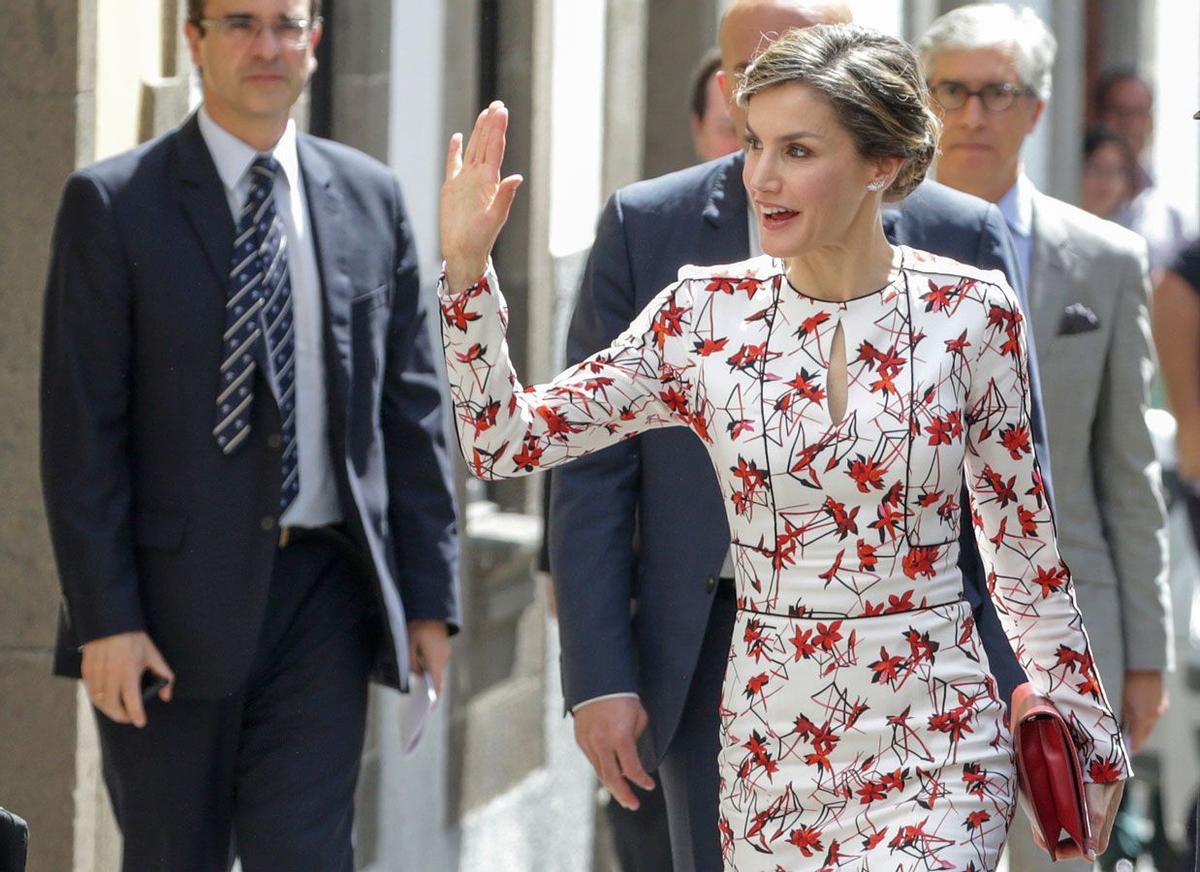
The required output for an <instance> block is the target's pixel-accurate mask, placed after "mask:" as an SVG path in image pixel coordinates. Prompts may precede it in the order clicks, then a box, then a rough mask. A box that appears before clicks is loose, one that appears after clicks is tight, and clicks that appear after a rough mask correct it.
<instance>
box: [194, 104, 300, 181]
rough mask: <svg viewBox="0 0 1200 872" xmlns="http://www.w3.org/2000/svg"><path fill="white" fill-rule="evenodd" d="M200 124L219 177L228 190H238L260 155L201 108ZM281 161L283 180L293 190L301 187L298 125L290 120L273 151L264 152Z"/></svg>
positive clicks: (201, 133)
mask: <svg viewBox="0 0 1200 872" xmlns="http://www.w3.org/2000/svg"><path fill="white" fill-rule="evenodd" d="M197 116H198V117H197V121H198V122H199V124H200V135H201V136H203V137H204V144H205V145H207V146H208V151H209V154H211V155H212V159H213V163H214V164H216V167H217V175H219V176H220V177H221V182H222V183H223V184H224V185H225V188H226V189H227V190H229V191H236V190H237V188H238V185H239V184H240V183H241V181H242V179H243V178H245V176H246V173H247V172H248V171H249V169H250V164H252V163H254V159H255V158H256V157H258V156H259V154H260V152H258V151H255V150H254V149H253V148H252V147H251V146H249V145H248V144H246V143H245V142H243V141H242V140H240V139H238V138H237V137H236V136H234V135H233V134H232V133H230V132H229V131H228V130H226V129H225V128H224V127H222V126H221V125H220V124H218V123H217V122H216V121H214V120H213V117H212V116H211V115H209V114H208V110H207V109H205V108H204V106H203V105H202V106H201V107H200V111H199V112H198V113H197ZM265 154H269V155H270V156H271V157H273V158H275V160H277V161H278V162H279V166H280V167H281V168H282V169H283V177H284V181H285V182H286V183H287V184H288V186H289V187H291V188H292V189H293V190H295V189H297V187H298V185H299V184H300V158H299V155H298V154H297V153H296V122H295V120H293V119H291V118H289V119H288V123H287V127H285V128H284V130H283V136H281V137H279V141H278V142H276V143H275V145H274V147H273V148H271V149H270V151H268V152H265Z"/></svg>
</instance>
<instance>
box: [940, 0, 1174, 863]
mask: <svg viewBox="0 0 1200 872" xmlns="http://www.w3.org/2000/svg"><path fill="white" fill-rule="evenodd" d="M918 48H919V50H920V53H921V62H922V64H923V66H924V68H925V74H926V76H927V78H928V80H929V83H930V88H931V92H932V95H933V98H934V100H935V101H936V102H937V103H938V104H939V106H940V107H941V111H942V112H943V113H944V123H945V130H944V132H943V134H942V154H941V158H940V160H939V162H938V164H937V168H936V171H937V178H938V180H939V181H942V182H945V183H946V184H949V185H950V186H951V187H954V188H958V189H959V190H962V191H966V192H967V193H971V194H975V195H976V196H979V197H982V198H984V199H986V200H990V201H992V202H994V203H996V204H997V205H998V206H999V208H1000V211H1001V212H1002V213H1003V214H1004V216H1005V220H1006V222H1007V223H1008V226H1009V229H1010V230H1011V231H1012V234H1013V240H1014V242H1015V243H1016V246H1017V253H1018V258H1019V260H1020V264H1021V270H1022V273H1023V275H1024V276H1025V277H1026V279H1027V281H1026V285H1027V288H1028V291H1029V300H1030V305H1031V307H1032V312H1031V316H1030V318H1031V322H1032V332H1033V337H1034V345H1035V346H1036V348H1037V353H1038V355H1039V358H1040V360H1041V364H1042V390H1043V394H1044V397H1045V400H1046V418H1047V420H1046V423H1047V427H1048V430H1049V436H1050V455H1051V457H1052V459H1053V461H1054V479H1055V485H1056V487H1055V497H1056V499H1055V507H1056V517H1057V521H1058V535H1059V547H1060V549H1061V550H1062V556H1063V558H1064V560H1065V561H1066V563H1067V565H1068V566H1069V567H1070V568H1071V572H1072V575H1073V576H1074V581H1075V590H1076V594H1077V597H1078V600H1079V607H1080V609H1081V611H1082V612H1083V617H1084V623H1085V624H1086V626H1087V628H1088V631H1089V634H1090V636H1091V639H1092V646H1093V651H1094V652H1095V656H1096V660H1097V666H1098V667H1099V672H1100V677H1101V681H1102V682H1103V685H1104V689H1105V691H1106V693H1107V695H1108V696H1109V698H1110V699H1111V700H1112V701H1113V702H1114V708H1115V709H1116V710H1118V711H1120V712H1122V719H1123V723H1124V727H1125V730H1126V732H1127V735H1128V738H1129V741H1130V744H1131V745H1132V747H1133V750H1134V751H1135V752H1136V751H1137V750H1138V749H1139V748H1140V747H1141V745H1142V743H1143V742H1145V740H1146V738H1147V737H1148V736H1149V734H1150V731H1151V730H1152V729H1153V727H1154V724H1155V722H1156V721H1157V720H1158V718H1159V716H1160V715H1161V714H1162V712H1163V710H1164V709H1165V707H1166V699H1165V696H1164V690H1163V670H1165V669H1166V668H1168V665H1169V661H1170V652H1171V640H1170V636H1171V624H1170V620H1169V615H1168V609H1169V605H1168V599H1167V596H1168V591H1167V587H1166V532H1165V524H1166V519H1165V516H1164V510H1163V501H1162V495H1161V485H1160V476H1159V467H1158V464H1157V462H1156V461H1155V456H1154V447H1153V445H1152V443H1151V440H1150V434H1149V432H1148V430H1147V429H1146V424H1145V411H1146V407H1147V405H1148V402H1149V389H1150V378H1151V375H1152V374H1153V371H1154V362H1153V358H1152V355H1151V350H1150V333H1149V313H1148V298H1149V290H1150V283H1149V276H1148V271H1147V260H1146V258H1147V255H1146V244H1145V242H1144V241H1143V240H1142V239H1141V238H1140V237H1138V236H1136V235H1135V234H1133V233H1131V232H1129V231H1127V230H1125V229H1123V228H1121V227H1119V226H1117V225H1116V224H1112V223H1110V222H1107V221H1103V220H1101V219H1099V218H1096V217H1094V216H1092V215H1089V214H1088V213H1086V212H1084V211H1082V210H1080V209H1076V208H1075V207H1073V206H1070V205H1068V204H1066V203H1063V202H1061V201H1060V200H1055V199H1054V198H1052V197H1048V196H1046V195H1045V194H1042V193H1041V192H1039V191H1038V190H1037V189H1036V188H1035V187H1034V185H1033V183H1032V182H1031V181H1030V180H1029V177H1028V176H1026V175H1025V174H1024V172H1023V170H1022V163H1021V144H1022V143H1023V142H1024V140H1025V137H1026V136H1028V135H1029V134H1030V133H1032V132H1033V130H1034V128H1035V127H1036V126H1037V123H1038V119H1039V118H1040V117H1041V114H1042V111H1043V110H1044V108H1045V106H1046V101H1047V99H1048V98H1049V96H1050V71H1051V69H1052V67H1053V64H1054V54H1055V49H1056V45H1055V40H1054V37H1053V36H1052V35H1051V34H1050V32H1049V31H1048V30H1047V29H1046V26H1045V25H1044V24H1043V23H1042V22H1041V20H1040V19H1038V17H1037V16H1036V15H1035V14H1034V13H1033V11H1032V10H1029V9H1024V10H1021V11H1020V12H1017V11H1014V10H1013V9H1012V7H1010V6H1007V5H1004V4H996V5H992V4H978V5H975V6H966V7H961V8H959V9H956V10H954V11H952V12H949V13H947V14H946V15H944V16H942V17H941V18H939V19H937V20H936V21H935V22H934V23H933V24H932V25H931V26H930V29H929V31H928V33H926V34H925V36H924V37H923V38H922V40H921V42H920V44H919V46H918ZM1010 856H1011V857H1012V860H1011V861H1010V862H1011V863H1012V864H1013V868H1016V869H1020V870H1022V872H1025V870H1037V869H1042V868H1046V869H1049V868H1050V867H1049V857H1048V856H1047V855H1046V854H1044V853H1042V852H1041V851H1040V850H1039V849H1038V848H1036V846H1034V845H1033V843H1032V840H1031V839H1030V837H1029V829H1028V827H1027V826H1026V825H1025V822H1024V817H1023V816H1021V818H1020V820H1019V824H1018V825H1017V826H1015V827H1014V829H1013V834H1012V837H1011V841H1010ZM1071 866H1073V867H1074V868H1078V869H1086V868H1089V864H1086V863H1084V862H1082V861H1078V862H1076V863H1073V864H1071ZM1054 868H1055V869H1058V868H1060V867H1059V866H1055V867H1054Z"/></svg>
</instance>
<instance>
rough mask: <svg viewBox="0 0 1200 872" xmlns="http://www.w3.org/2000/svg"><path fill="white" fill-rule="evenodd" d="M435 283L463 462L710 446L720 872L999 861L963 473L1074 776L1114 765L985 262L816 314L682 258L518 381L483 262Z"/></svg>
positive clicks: (755, 279) (772, 287)
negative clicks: (560, 368) (714, 497)
mask: <svg viewBox="0 0 1200 872" xmlns="http://www.w3.org/2000/svg"><path fill="white" fill-rule="evenodd" d="M439 294H440V295H441V306H442V334H443V339H444V345H445V352H446V363H447V367H448V370H449V378H450V384H451V393H452V396H453V403H454V416H455V421H456V426H457V429H458V433H459V439H460V443H461V447H462V450H463V454H464V457H465V459H466V461H467V463H468V465H469V467H470V469H471V471H472V472H473V473H475V474H476V475H478V476H480V477H483V478H506V477H509V476H515V475H521V474H524V473H529V472H534V471H536V470H538V469H545V468H547V467H551V466H555V465H558V464H562V463H566V462H568V461H569V460H571V459H572V458H574V457H578V456H580V455H583V454H586V453H588V452H591V451H596V450H598V449H601V448H604V447H605V446H607V445H611V444H613V443H614V442H617V441H619V440H622V439H628V438H631V437H633V436H636V435H637V434H638V433H640V432H642V431H644V430H647V429H650V428H653V427H670V426H683V427H689V428H690V429H691V430H692V431H693V432H694V433H695V434H696V435H697V437H698V438H700V439H701V440H703V442H704V444H705V445H706V446H707V448H708V451H709V456H710V457H711V458H712V462H713V466H714V468H715V469H716V472H717V476H718V478H719V480H720V484H721V490H722V493H723V495H724V498H725V508H726V512H727V515H728V518H729V525H730V529H731V531H732V534H733V551H734V555H735V558H736V559H735V566H736V581H737V591H738V599H737V604H738V613H737V622H736V624H735V627H734V636H733V643H732V647H731V650H730V654H729V662H728V666H727V669H726V674H725V684H724V691H723V694H722V704H721V712H720V714H721V725H722V736H721V752H720V760H719V765H720V773H721V797H720V824H719V825H720V830H721V833H720V835H721V842H722V851H723V854H724V857H725V863H726V867H727V868H728V869H737V870H759V869H763V870H776V869H788V870H791V869H821V870H826V869H830V870H833V869H855V870H857V869H872V870H885V869H886V870H895V869H904V870H909V869H973V870H984V869H993V868H994V867H995V865H996V862H997V859H998V857H999V854H1000V850H1001V848H1002V846H1003V843H1004V839H1005V834H1006V832H1007V827H1008V824H1009V821H1010V820H1011V817H1012V813H1013V808H1014V793H1015V790H1016V783H1015V777H1014V768H1013V761H1012V745H1011V738H1010V735H1009V732H1008V729H1007V726H1006V725H1005V723H1004V720H1005V712H1004V707H1003V706H1002V704H1001V703H1000V702H999V701H998V700H997V698H996V694H995V685H994V682H993V679H992V677H991V676H990V674H989V671H988V667H987V662H986V657H985V655H984V654H983V653H982V648H981V646H980V644H979V642H978V638H977V634H976V633H975V631H974V626H973V617H972V612H971V609H970V607H969V606H968V605H967V604H966V602H965V601H964V600H963V597H962V578H961V574H960V572H959V569H958V564H957V557H958V525H959V519H960V517H961V511H960V506H959V494H960V493H961V485H962V482H963V478H964V476H965V478H966V482H967V484H968V489H969V492H970V494H971V508H972V511H971V516H972V518H973V522H974V526H975V536H976V541H977V542H978V544H979V550H980V553H981V556H982V559H983V565H984V567H985V570H986V572H987V582H988V588H989V590H990V591H991V594H992V599H993V601H994V602H995V605H996V609H997V612H998V613H999V615H1000V619H1001V621H1002V623H1003V625H1004V628H1005V631H1006V632H1007V634H1008V636H1009V639H1010V641H1011V642H1012V646H1013V650H1014V651H1015V652H1016V654H1017V657H1018V658H1019V660H1020V661H1021V663H1022V665H1023V666H1024V667H1025V670H1026V672H1027V673H1028V674H1029V676H1030V680H1031V681H1033V682H1034V683H1035V684H1036V685H1037V686H1039V687H1040V688H1041V690H1043V691H1044V692H1046V693H1048V694H1049V695H1050V697H1051V698H1052V699H1053V700H1054V702H1055V704H1056V705H1057V707H1058V709H1059V710H1060V711H1061V712H1062V713H1063V714H1064V716H1065V717H1067V718H1068V720H1069V722H1070V724H1071V726H1072V731H1073V734H1074V737H1075V740H1076V744H1077V747H1078V751H1079V754H1080V757H1081V759H1082V761H1083V768H1084V772H1085V777H1086V778H1087V780H1089V781H1110V780H1115V779H1118V778H1123V777H1126V776H1127V775H1128V773H1129V763H1128V760H1127V758H1126V754H1125V750H1124V747H1123V745H1122V742H1121V735H1120V730H1119V728H1118V725H1117V722H1116V719H1115V718H1114V716H1113V713H1112V709H1111V708H1110V706H1109V704H1108V701H1107V700H1106V699H1105V697H1104V692H1103V690H1102V689H1101V687H1100V683H1099V679H1098V677H1097V675H1096V671H1095V669H1094V667H1093V663H1092V657H1091V653H1090V649H1089V645H1088V640H1087V636H1086V635H1085V633H1084V629H1083V625H1082V620H1081V618H1080V615H1079V610H1078V609H1077V608H1076V605H1075V601H1074V597H1073V594H1072V585H1071V579H1070V575H1069V573H1068V571H1067V568H1066V566H1065V565H1064V564H1063V563H1062V561H1061V560H1060V558H1059V556H1058V551H1057V547H1056V545H1055V533H1054V523H1053V520H1052V518H1051V514H1050V510H1049V508H1048V506H1047V503H1046V500H1045V496H1044V493H1043V489H1042V480H1041V474H1040V472H1039V469H1038V467H1037V464H1036V461H1035V459H1034V455H1033V452H1032V447H1031V440H1030V433H1029V414H1028V390H1027V383H1026V367H1025V338H1024V332H1025V331H1024V325H1023V319H1022V316H1021V310H1020V306H1019V304H1018V303H1017V300H1016V297H1015V296H1014V294H1013V293H1012V291H1011V290H1010V289H1009V288H1008V287H1007V286H1006V285H1005V284H1004V282H1003V279H1002V278H1001V277H1000V274H999V273H988V272H981V271H979V270H976V269H973V268H971V267H967V266H963V265H961V264H958V263H956V262H954V261H951V260H948V259H945V258H941V257H936V256H934V255H930V254H926V253H924V252H918V251H914V250H912V249H907V248H903V249H901V265H900V268H899V270H898V271H897V273H896V278H895V279H894V280H893V281H892V282H891V283H889V284H888V285H887V286H886V287H884V288H882V289H880V290H879V291H877V292H875V293H873V294H869V295H866V296H863V297H859V298H856V299H853V300H849V301H846V302H841V303H834V302H828V301H824V300H819V299H815V298H813V297H810V296H807V295H805V294H804V293H803V292H801V291H799V290H797V289H796V288H794V287H792V285H791V284H790V283H789V282H788V280H787V277H786V275H785V272H784V269H783V264H782V263H781V262H780V261H778V260H774V259H772V258H769V257H765V256H764V257H760V258H755V259H752V260H749V261H745V262H743V263H739V264H733V265H729V266H718V267H703V268H701V267H685V268H684V269H683V270H681V272H680V279H679V281H678V283H676V284H674V285H672V286H671V287H668V288H666V289H665V290H664V291H662V293H661V294H659V295H658V297H656V298H655V299H654V300H653V301H652V302H651V304H650V305H649V306H648V307H647V308H646V309H645V310H644V311H643V312H642V313H641V314H640V315H639V316H638V317H637V319H636V320H635V321H634V322H633V323H632V324H631V325H630V326H629V328H628V329H627V330H626V331H625V332H624V333H623V334H622V335H621V336H619V337H618V338H617V339H616V340H615V341H614V342H613V344H612V345H611V346H610V347H609V348H607V349H605V350H603V351H600V352H598V353H597V354H594V355H592V356H591V357H590V358H588V359H587V360H585V361H584V362H583V363H581V364H579V365H578V366H574V367H572V368H570V369H568V370H567V371H566V372H564V373H562V374H561V375H559V376H558V378H556V379H555V380H554V381H553V382H551V383H550V384H547V385H537V386H533V387H523V386H522V385H521V384H520V383H519V382H518V381H517V377H516V374H515V373H514V371H513V369H512V365H511V363H510V361H509V356H508V350H507V346H506V343H505V325H506V322H507V314H506V311H505V306H504V301H503V298H502V296H501V294H500V290H499V286H498V284H497V281H496V278H495V276H494V274H492V273H491V272H490V270H489V272H488V274H487V275H486V276H485V278H484V279H483V280H482V281H481V282H480V283H478V284H477V285H475V286H473V287H472V288H470V289H468V290H466V291H462V292H458V293H451V292H450V291H449V289H447V288H446V287H445V285H444V281H443V284H442V286H441V287H440V288H439ZM839 325H840V326H841V328H842V335H843V337H844V340H843V341H844V342H845V352H846V353H845V359H846V361H847V370H846V373H845V376H846V383H847V394H846V411H845V413H844V415H843V416H842V418H841V420H839V421H836V422H835V421H833V420H832V419H831V416H830V412H829V407H828V404H827V402H826V399H827V385H826V380H827V377H828V375H829V361H830V359H831V350H832V345H833V342H834V341H835V336H836V334H837V328H838V326H839Z"/></svg>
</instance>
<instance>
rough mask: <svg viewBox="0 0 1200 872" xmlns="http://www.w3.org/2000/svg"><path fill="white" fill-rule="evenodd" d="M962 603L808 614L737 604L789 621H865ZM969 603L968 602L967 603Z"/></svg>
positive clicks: (961, 599) (758, 612)
mask: <svg viewBox="0 0 1200 872" xmlns="http://www.w3.org/2000/svg"><path fill="white" fill-rule="evenodd" d="M963 603H968V601H967V598H966V597H959V598H958V599H953V600H947V601H946V602H941V603H933V604H932V605H928V606H917V607H916V608H912V609H905V610H904V611H902V612H880V613H879V614H877V615H837V614H820V615H819V614H809V615H785V614H783V613H782V612H767V611H762V610H760V609H747V608H743V607H742V606H738V607H737V610H738V611H739V612H747V613H749V614H752V615H766V616H767V617H771V618H786V619H787V620H789V621H867V620H874V619H876V618H893V617H896V616H898V615H911V614H913V613H914V612H928V611H932V610H933V609H944V608H947V607H950V606H960V605H962V604H963ZM968 605H969V603H968Z"/></svg>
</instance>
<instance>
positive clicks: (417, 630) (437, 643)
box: [408, 620, 450, 696]
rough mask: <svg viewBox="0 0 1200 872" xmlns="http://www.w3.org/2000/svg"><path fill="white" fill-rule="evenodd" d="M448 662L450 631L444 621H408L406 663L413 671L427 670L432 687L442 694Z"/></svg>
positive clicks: (438, 693)
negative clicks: (431, 680)
mask: <svg viewBox="0 0 1200 872" xmlns="http://www.w3.org/2000/svg"><path fill="white" fill-rule="evenodd" d="M449 662H450V631H449V630H448V629H447V628H446V622H445V621H436V620H423V621H409V622H408V663H409V668H410V669H411V670H412V671H413V672H422V671H423V672H428V673H429V677H430V678H431V679H433V689H434V690H435V691H437V695H438V696H441V695H442V681H443V679H444V677H445V674H446V664H447V663H449Z"/></svg>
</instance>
